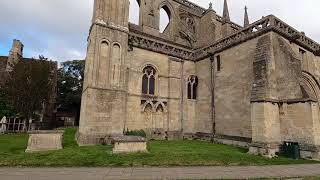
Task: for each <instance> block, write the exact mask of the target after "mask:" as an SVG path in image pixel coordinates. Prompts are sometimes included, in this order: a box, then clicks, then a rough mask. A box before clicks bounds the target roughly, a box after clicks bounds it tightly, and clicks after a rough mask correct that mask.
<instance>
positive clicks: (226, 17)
mask: <svg viewBox="0 0 320 180" xmlns="http://www.w3.org/2000/svg"><path fill="white" fill-rule="evenodd" d="M223 20H224V21H226V22H229V21H230V15H229V8H228V2H227V0H224V5H223Z"/></svg>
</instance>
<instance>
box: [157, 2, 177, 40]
mask: <svg viewBox="0 0 320 180" xmlns="http://www.w3.org/2000/svg"><path fill="white" fill-rule="evenodd" d="M156 7H157V12H158V16H157V17H158V18H157V20H158V27H160V10H161V9H162V8H163V9H164V10H165V11H166V13H167V14H168V16H169V24H168V25H169V28H170V29H169V33H170V34H172V31H173V27H174V24H175V22H176V21H177V14H176V12H175V8H173V6H172V5H171V3H170V2H169V1H168V0H164V1H161V2H160V3H159V5H158V6H156ZM159 31H160V28H159Z"/></svg>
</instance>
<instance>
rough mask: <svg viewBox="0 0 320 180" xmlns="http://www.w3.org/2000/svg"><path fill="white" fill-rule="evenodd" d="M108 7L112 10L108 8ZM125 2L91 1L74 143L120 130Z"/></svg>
mask: <svg viewBox="0 0 320 180" xmlns="http://www.w3.org/2000/svg"><path fill="white" fill-rule="evenodd" d="M110 7H112V9H110ZM128 14H129V1H128V0H117V1H105V0H95V1H94V14H93V20H92V23H93V25H92V27H91V29H90V35H89V38H88V48H87V57H86V66H85V78H84V85H83V94H82V103H81V114H80V127H79V133H78V143H79V144H80V145H83V144H97V143H99V141H100V138H102V137H106V136H108V135H119V134H122V133H123V130H124V124H125V121H126V98H127V92H126V69H127V61H126V60H127V59H126V57H127V51H128V17H129V15H128Z"/></svg>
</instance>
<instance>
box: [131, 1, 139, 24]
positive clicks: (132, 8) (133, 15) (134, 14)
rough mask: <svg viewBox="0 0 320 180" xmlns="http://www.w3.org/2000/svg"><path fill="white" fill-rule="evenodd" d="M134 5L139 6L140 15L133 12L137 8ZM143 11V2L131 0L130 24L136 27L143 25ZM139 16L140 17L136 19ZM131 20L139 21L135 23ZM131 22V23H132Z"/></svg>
mask: <svg viewBox="0 0 320 180" xmlns="http://www.w3.org/2000/svg"><path fill="white" fill-rule="evenodd" d="M133 3H136V4H137V5H138V6H139V10H138V13H136V12H133V10H134V8H135V6H134V5H133ZM141 12H142V9H141V0H129V22H130V23H133V24H136V25H140V24H141V19H142V18H141V16H142V13H141ZM132 13H133V14H132ZM136 16H138V17H136ZM130 18H133V19H134V18H138V21H133V19H130ZM130 20H131V21H130Z"/></svg>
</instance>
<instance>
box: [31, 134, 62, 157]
mask: <svg viewBox="0 0 320 180" xmlns="http://www.w3.org/2000/svg"><path fill="white" fill-rule="evenodd" d="M28 133H29V141H28V147H27V149H26V152H27V153H32V152H39V151H51V150H60V149H62V148H63V147H62V140H63V131H30V132H28Z"/></svg>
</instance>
